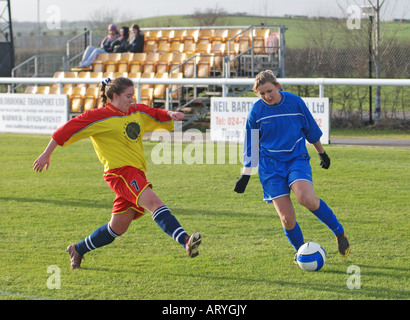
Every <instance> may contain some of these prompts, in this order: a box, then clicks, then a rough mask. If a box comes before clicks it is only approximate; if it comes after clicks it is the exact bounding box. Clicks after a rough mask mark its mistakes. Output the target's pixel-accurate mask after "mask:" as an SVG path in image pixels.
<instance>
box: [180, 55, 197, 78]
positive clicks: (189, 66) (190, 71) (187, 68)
mask: <svg viewBox="0 0 410 320" xmlns="http://www.w3.org/2000/svg"><path fill="white" fill-rule="evenodd" d="M197 60H198V56H197V55H196V53H195V54H194V55H193V56H192V57H188V56H187V62H186V63H185V64H184V70H183V73H184V78H193V77H194V76H195V62H196V61H197Z"/></svg>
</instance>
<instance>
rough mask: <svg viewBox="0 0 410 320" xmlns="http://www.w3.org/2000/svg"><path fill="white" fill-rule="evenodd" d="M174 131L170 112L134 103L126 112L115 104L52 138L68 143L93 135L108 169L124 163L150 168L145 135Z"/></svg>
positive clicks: (72, 122) (91, 113)
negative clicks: (145, 153) (144, 146)
mask: <svg viewBox="0 0 410 320" xmlns="http://www.w3.org/2000/svg"><path fill="white" fill-rule="evenodd" d="M157 129H165V130H169V131H171V130H174V121H173V120H172V119H171V118H170V117H169V116H168V115H167V111H166V110H163V109H156V108H151V107H149V106H146V105H144V104H132V105H131V106H130V107H129V109H128V111H127V112H126V113H124V112H122V111H120V110H118V109H117V108H116V107H114V106H113V105H111V104H109V103H108V104H107V106H106V107H104V108H101V109H93V110H90V111H86V112H84V113H82V114H81V115H79V116H77V117H75V118H73V119H71V120H70V121H68V122H67V123H66V124H64V125H63V126H61V127H60V128H58V129H57V130H56V131H55V132H54V133H53V135H52V138H53V139H54V140H55V141H56V142H57V143H58V144H59V145H60V146H63V147H64V146H67V145H70V144H71V143H74V142H76V141H79V140H81V139H84V138H87V137H90V138H91V141H92V143H93V146H94V149H95V152H96V153H97V156H98V158H99V159H100V161H101V163H102V164H103V165H104V172H107V171H109V170H112V169H115V168H120V167H124V166H132V167H135V168H138V169H140V170H142V171H144V172H145V171H146V162H145V157H144V149H143V146H142V137H143V135H144V133H145V132H146V131H154V130H157Z"/></svg>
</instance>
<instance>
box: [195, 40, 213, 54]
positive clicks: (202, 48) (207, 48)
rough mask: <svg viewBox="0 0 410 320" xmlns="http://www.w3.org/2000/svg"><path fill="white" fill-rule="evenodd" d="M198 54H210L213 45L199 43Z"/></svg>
mask: <svg viewBox="0 0 410 320" xmlns="http://www.w3.org/2000/svg"><path fill="white" fill-rule="evenodd" d="M195 52H196V53H210V52H211V43H209V42H207V43H199V44H198V45H197V47H196V50H195Z"/></svg>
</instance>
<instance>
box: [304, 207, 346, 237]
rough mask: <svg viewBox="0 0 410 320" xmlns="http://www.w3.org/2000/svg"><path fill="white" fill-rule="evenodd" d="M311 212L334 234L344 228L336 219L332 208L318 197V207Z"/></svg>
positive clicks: (336, 234)
mask: <svg viewBox="0 0 410 320" xmlns="http://www.w3.org/2000/svg"><path fill="white" fill-rule="evenodd" d="M312 213H313V214H314V215H315V216H316V217H317V218H318V219H319V221H321V222H323V223H324V224H325V225H327V227H328V228H329V229H330V230H332V232H333V234H334V235H335V236H338V235H339V234H342V233H343V232H344V229H343V227H342V225H341V224H340V222H339V221H338V220H337V218H336V216H335V215H334V213H333V211H332V209H330V208H329V206H328V205H327V204H326V203H325V202H324V201H323V200H322V199H320V205H319V208H318V209H317V210H315V211H312Z"/></svg>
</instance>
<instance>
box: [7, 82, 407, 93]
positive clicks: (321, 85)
mask: <svg viewBox="0 0 410 320" xmlns="http://www.w3.org/2000/svg"><path fill="white" fill-rule="evenodd" d="M101 80H102V79H82V78H21V77H20V78H18V77H16V78H13V77H10V78H5V77H0V84H8V85H11V84H22V85H23V84H42V85H47V84H59V85H61V86H62V85H63V84H68V83H71V84H99V83H100V82H101ZM131 80H132V81H133V82H134V83H135V85H136V88H137V90H138V91H139V90H140V86H141V85H142V84H151V85H156V84H164V85H215V86H219V87H221V88H222V96H223V97H227V93H228V88H229V87H230V86H244V87H245V86H250V85H253V83H254V79H253V78H182V79H173V78H168V79H155V78H133V79H131ZM278 82H279V83H280V84H281V85H311V86H318V87H319V97H324V96H325V87H326V86H334V85H336V86H339V85H344V86H410V79H351V78H279V79H278ZM8 92H9V93H10V92H11V91H10V86H9V90H8Z"/></svg>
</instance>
